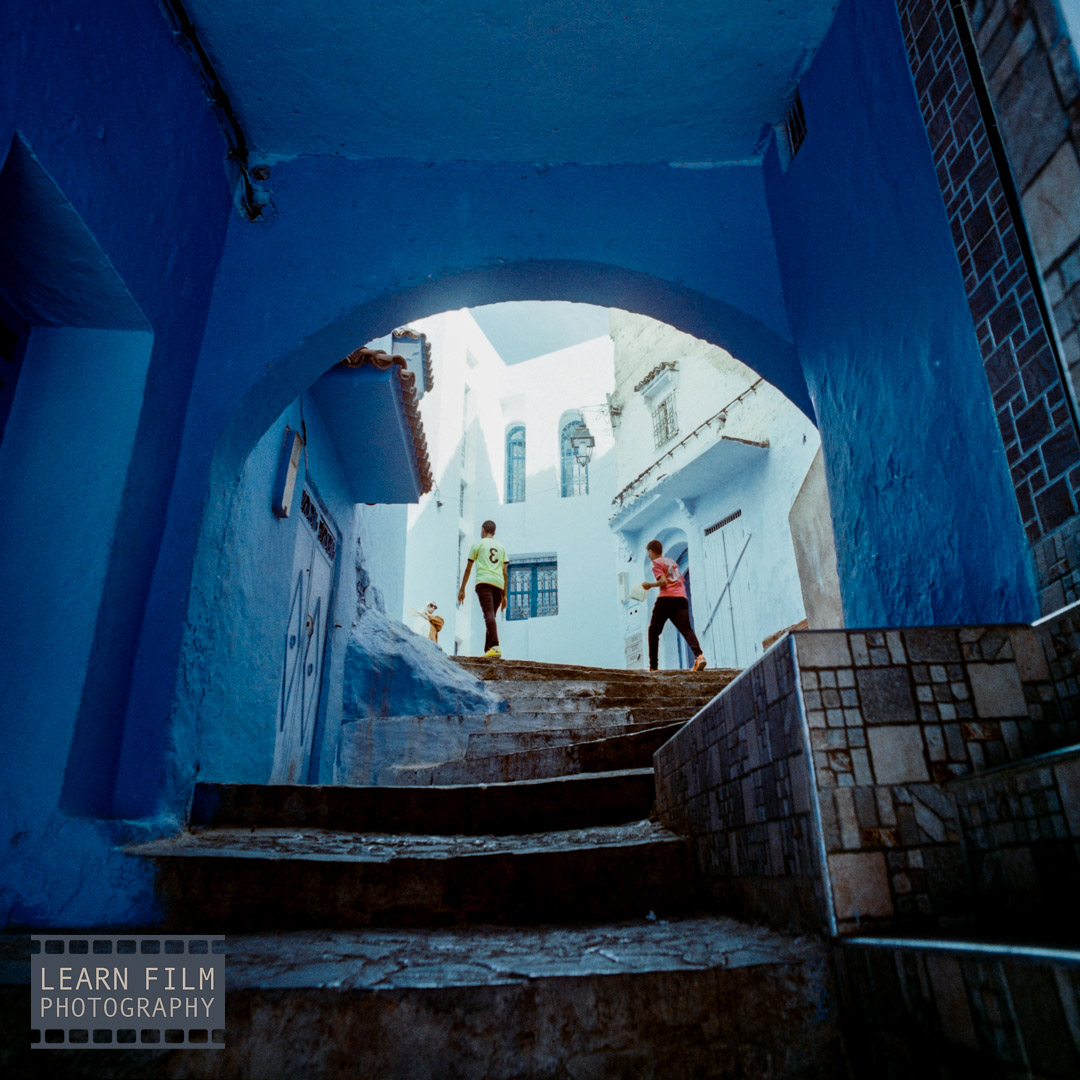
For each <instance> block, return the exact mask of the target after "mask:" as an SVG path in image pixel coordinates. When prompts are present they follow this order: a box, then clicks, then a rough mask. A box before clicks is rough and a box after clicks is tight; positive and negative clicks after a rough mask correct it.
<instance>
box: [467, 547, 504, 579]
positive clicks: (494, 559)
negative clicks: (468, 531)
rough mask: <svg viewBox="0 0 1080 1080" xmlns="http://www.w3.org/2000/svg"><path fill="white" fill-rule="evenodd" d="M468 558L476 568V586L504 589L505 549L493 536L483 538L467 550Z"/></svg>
mask: <svg viewBox="0 0 1080 1080" xmlns="http://www.w3.org/2000/svg"><path fill="white" fill-rule="evenodd" d="M469 558H470V559H471V560H472V562H473V564H474V565H475V566H476V584H477V585H480V584H486V585H494V586H495V587H496V588H497V589H501V588H503V587H504V584H505V583H504V582H503V567H504V566H505V565H506V548H504V547H503V546H502V544H500V543H499V541H498V540H496V539H495V537H494V536H485V537H483V538H482V539H481V540H479V541H477V543H475V544H473V546H472V547H471V548H470V549H469Z"/></svg>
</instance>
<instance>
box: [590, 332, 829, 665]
mask: <svg viewBox="0 0 1080 1080" xmlns="http://www.w3.org/2000/svg"><path fill="white" fill-rule="evenodd" d="M612 336H613V339H614V345H615V380H616V389H615V392H614V394H613V403H614V405H615V406H616V408H618V409H619V410H620V415H619V417H618V420H617V423H616V429H615V445H616V458H617V460H618V463H619V469H618V472H619V490H620V491H622V490H623V489H624V488H626V486H627V485H628V484H630V483H631V481H633V480H634V479H635V478H636V477H638V476H639V475H640V474H641V473H642V472H644V471H645V470H646V469H648V468H649V466H651V465H653V464H654V463H656V462H657V461H658V460H659V461H660V465H659V467H657V468H655V469H654V470H653V471H652V472H651V473H650V474H649V476H648V477H647V478H646V479H645V480H644V481H643V482H642V483H640V484H639V485H637V486H636V487H635V488H634V489H632V491H630V492H628V493H627V497H626V499H625V500H624V502H623V504H622V507H621V509H619V510H618V511H617V513H616V515H615V517H614V518H613V520H612V522H611V527H612V529H613V531H614V532H615V533H616V535H617V536H618V537H619V539H620V541H621V544H622V548H621V551H622V557H623V558H624V559H626V558H630V559H631V560H632V561H631V562H630V563H629V564H628V565H629V566H630V567H631V569H632V571H633V572H632V573H631V574H630V580H631V581H634V580H641V579H643V578H644V579H647V578H649V577H651V574H650V573H649V572H648V565H647V560H646V558H645V555H644V547H645V544H646V543H647V542H648V541H649V540H651V539H653V538H657V539H660V540H661V541H662V542H663V543H664V544H665V549H668V548H669V547H670V542H671V541H672V540H677V539H681V538H685V542H686V544H687V548H688V553H689V566H690V578H691V594H692V612H693V619H694V625H695V629H696V630H697V632H698V635H699V637H700V638H701V640H702V645H703V648H704V651H705V655H706V657H707V658H708V659H709V662H710V664H712V665H713V666H739V667H745V666H746V665H747V664H748V663H750V662H752V661H753V659H754V658H755V657H756V656H759V655H760V654H761V651H762V650H761V641H762V639H763V638H765V637H767V636H769V635H771V634H773V633H775V632H776V631H778V630H781V629H783V628H784V627H787V626H790V625H792V624H794V623H796V622H798V621H799V620H801V619H802V618H803V617H804V609H803V601H802V594H801V590H800V586H799V577H798V568H797V565H796V562H795V551H794V545H793V544H792V539H791V532H790V529H789V526H788V511H789V510H790V508H791V504H792V502H793V501H794V499H795V496H796V495H797V493H798V491H799V488H800V486H801V485H802V482H803V479H804V478H805V476H806V473H807V470H808V469H809V467H810V465H811V463H812V461H813V458H814V455H815V453H816V452H817V449H818V446H819V444H820V440H819V438H818V434H817V430H816V429H815V427H814V425H813V424H812V423H811V422H810V421H809V420H808V419H807V418H806V416H805V415H804V414H803V413H802V412H801V411H800V410H798V409H797V408H796V407H795V406H794V405H792V404H791V403H790V402H789V401H788V400H787V399H786V398H785V397H783V395H781V394H780V393H779V392H778V391H776V390H775V389H773V387H771V386H769V385H768V384H767V383H761V384H760V385H759V386H758V388H757V389H756V391H754V392H752V393H750V394H748V395H746V396H745V397H743V399H742V400H741V401H739V402H738V403H736V404H729V403H731V402H732V401H733V400H734V399H735V398H737V397H739V395H740V394H742V393H743V392H744V391H746V390H747V389H748V388H749V387H750V386H751V385H752V384H754V383H755V382H756V381H757V376H756V375H755V374H754V373H753V372H752V371H750V369H749V368H747V367H745V365H743V364H740V363H739V362H738V361H737V360H735V359H733V358H732V357H731V356H730V355H729V354H728V353H726V352H724V351H723V350H722V349H718V348H716V347H714V346H711V345H708V344H707V343H705V342H702V341H699V340H697V339H696V338H692V337H690V336H689V335H686V334H682V333H680V332H678V331H676V330H673V329H672V328H671V327H669V326H665V325H663V324H661V323H657V322H655V321H653V320H651V319H646V318H644V317H642V316H637V315H630V314H627V313H625V312H612ZM664 361H674V362H675V363H677V365H678V370H677V372H675V373H674V376H673V383H674V386H675V393H676V401H677V412H678V420H679V431H678V434H677V435H676V436H675V438H674V439H672V440H671V441H670V442H669V443H667V444H665V445H664V446H663V447H661V448H660V449H659V450H657V449H656V448H655V446H654V442H653V429H652V418H651V414H650V412H649V409H648V408H647V406H646V402H645V400H644V396H643V394H642V393H641V392H640V391H635V390H634V387H635V385H637V384H638V383H640V381H641V380H642V379H643V378H644V376H645V375H646V374H647V373H648V372H649V371H651V370H652V369H653V368H655V367H656V366H657V365H658V364H660V363H662V362H664ZM725 406H727V420H726V422H725V423H724V425H723V426H722V427H721V426H720V424H719V423H715V424H713V425H712V426H711V427H710V428H707V429H703V430H701V431H700V433H699V434H698V435H697V436H696V437H691V438H690V439H689V440H688V441H687V442H686V443H685V444H683V445H680V443H682V441H683V440H684V439H686V438H687V436H690V433H691V432H692V431H694V429H695V428H697V427H698V426H699V425H700V424H702V423H703V422H704V421H706V420H707V419H709V418H710V417H713V416H715V414H716V413H718V412H719V411H720V410H721V409H724V408H725ZM740 440H745V441H747V442H751V443H761V442H766V441H767V442H768V444H769V445H768V449H758V448H754V447H750V446H746V445H744V443H743V442H742V441H740ZM669 451H670V454H669ZM736 511H741V514H740V516H739V518H738V519H737V520H736V521H735V522H732V524H731V525H729V526H725V529H724V530H723V533H724V539H725V540H732V541H735V542H734V543H730V544H729V547H730V548H731V549H732V554H731V562H732V563H734V560H735V558H736V557H737V553H738V552H739V551H742V548H743V546H744V544H745V552H744V553H743V555H742V561H741V562H740V563H739V564H738V569H737V571H736V573H735V578H734V582H733V589H734V591H733V593H732V594H725V598H724V600H723V601H722V606H721V608H720V609H719V611H718V612H717V614H716V617H715V618H714V619H713V623H712V626H711V627H710V628H709V631H708V632H707V633H706V632H705V628H706V624H707V623H709V620H710V618H711V617H712V616H713V612H714V610H715V608H716V602H717V599H718V596H719V594H720V593H721V590H722V587H723V584H724V582H725V581H726V574H725V573H723V572H722V569H721V566H720V561H719V559H718V544H719V543H720V542H722V541H721V537H720V536H719V535H718V533H719V532H720V531H721V530H717V531H716V532H714V533H713V535H712V537H710V538H709V539H706V537H705V530H706V529H708V528H709V526H711V525H713V524H714V523H716V522H719V521H721V520H723V519H724V518H726V517H728V516H729V515H732V514H734V513H735V512H736ZM747 541H748V542H747ZM655 595H656V594H655V590H650V593H649V596H648V599H647V600H646V601H645V602H643V603H634V602H633V601H630V602H627V603H625V604H624V605H622V625H623V632H624V636H625V638H626V639H628V640H631V641H632V640H633V639H634V638H635V635H640V640H641V648H642V653H643V661H642V663H643V665H644V663H645V662H646V658H647V634H646V631H647V626H648V620H649V615H650V613H651V608H652V604H653V603H654V602H655ZM729 601H731V602H733V604H734V607H735V610H734V612H732V611H730V610H727V605H728V603H729ZM732 621H734V622H735V624H736V631H737V633H736V634H735V635H734V636H735V638H736V641H735V643H734V644H735V645H736V646H737V648H733V642H732V636H733V635H732V634H731V632H730V629H729V628H730V627H731V624H732ZM676 640H677V636H676V634H675V631H674V629H673V628H672V627H671V626H670V625H669V627H668V628H667V630H666V632H665V635H664V637H663V638H662V639H661V651H660V666H661V667H676V666H678V656H677V647H676Z"/></svg>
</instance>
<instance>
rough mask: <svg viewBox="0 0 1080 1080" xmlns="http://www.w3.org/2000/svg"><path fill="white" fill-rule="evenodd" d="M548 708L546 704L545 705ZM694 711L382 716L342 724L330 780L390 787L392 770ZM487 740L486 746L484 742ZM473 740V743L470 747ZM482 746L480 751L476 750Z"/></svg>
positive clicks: (584, 735) (601, 732)
mask: <svg viewBox="0 0 1080 1080" xmlns="http://www.w3.org/2000/svg"><path fill="white" fill-rule="evenodd" d="M545 704H549V703H545ZM696 711H697V708H696V707H695V706H686V705H683V706H676V707H662V708H652V707H648V708H638V707H634V708H629V709H626V708H624V709H588V710H582V711H580V712H575V711H573V710H563V711H552V710H551V709H548V710H546V711H545V710H541V711H536V710H523V709H519V708H515V709H514V710H512V711H507V712H499V713H464V714H461V715H456V716H385V717H371V718H364V719H359V720H355V721H352V722H349V723H345V724H343V725H342V729H341V745H340V748H339V754H338V758H337V763H336V767H335V768H336V771H335V780H336V782H337V783H339V784H359V785H378V786H382V785H394V784H397V783H398V779H397V775H396V772H395V768H396V767H400V766H407V765H440V764H442V763H444V762H447V761H455V760H458V759H460V758H463V757H466V756H467V755H469V754H472V753H475V752H481V753H482V754H483V756H485V757H486V756H490V755H491V754H492V753H504V752H506V750H507V749H508V748H509V749H510V750H511V752H516V751H518V750H522V749H526V748H527V747H528V746H529V745H530V744H531V743H532V740H533V739H536V740H538V741H539V742H540V743H541V744H543V743H544V742H545V741H550V739H549V734H548V733H549V732H554V733H557V734H553V735H552V736H551V738H554V739H555V740H556V741H558V742H573V741H576V740H580V739H591V738H597V737H600V736H602V735H604V734H607V733H610V732H612V731H614V730H616V729H618V730H626V729H628V728H633V729H635V730H636V729H637V728H638V727H640V726H645V725H649V724H654V723H658V722H670V721H673V720H686V719H688V718H689V717H691V716H693V714H694V713H695V712H696ZM488 739H490V740H492V742H491V745H490V747H487V742H486V740H488ZM474 740H475V743H474ZM481 745H483V746H485V747H487V748H486V749H484V750H483V751H479V747H480V746H481Z"/></svg>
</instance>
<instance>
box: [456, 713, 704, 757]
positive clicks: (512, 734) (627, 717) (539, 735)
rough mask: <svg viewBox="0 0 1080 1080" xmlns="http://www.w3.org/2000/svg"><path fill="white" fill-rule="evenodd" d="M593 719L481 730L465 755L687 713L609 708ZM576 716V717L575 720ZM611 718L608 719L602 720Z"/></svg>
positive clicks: (570, 739)
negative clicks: (562, 724)
mask: <svg viewBox="0 0 1080 1080" xmlns="http://www.w3.org/2000/svg"><path fill="white" fill-rule="evenodd" d="M590 716H591V717H593V718H594V719H592V720H591V721H590V722H589V723H587V724H585V725H583V726H580V727H578V726H575V727H554V728H551V727H545V728H533V729H528V730H521V731H483V732H476V733H474V734H472V735H470V736H469V739H468V743H467V744H466V748H465V757H466V758H473V757H494V756H496V755H499V754H519V753H521V752H522V751H524V750H531V749H537V748H541V747H545V746H557V745H562V744H569V743H575V742H590V741H592V740H593V739H608V738H611V737H613V736H615V735H628V734H631V733H633V732H635V731H647V730H649V729H651V728H654V727H670V726H671V725H678V724H683V723H685V722H686V720H687V719H688V717H687V716H686V712H685V710H684V709H655V710H644V709H641V710H639V709H633V710H621V709H620V710H615V709H613V710H610V711H609V712H598V713H594V714H590ZM576 719H577V717H575V720H576ZM605 721H610V722H605Z"/></svg>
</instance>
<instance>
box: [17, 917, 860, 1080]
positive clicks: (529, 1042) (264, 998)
mask: <svg viewBox="0 0 1080 1080" xmlns="http://www.w3.org/2000/svg"><path fill="white" fill-rule="evenodd" d="M225 945H226V967H225V975H226V991H225V1008H226V1020H225V1036H226V1039H225V1047H224V1049H221V1050H213V1051H205V1050H180V1049H169V1048H167V1047H162V1048H160V1049H155V1050H153V1051H149V1052H148V1051H147V1050H145V1049H142V1048H136V1049H130V1050H129V1049H123V1048H114V1049H110V1050H109V1052H108V1053H107V1054H89V1053H87V1052H86V1051H85V1050H50V1051H49V1054H50V1055H51V1056H50V1057H49V1058H47V1059H46V1060H47V1062H48V1063H49V1064H50V1065H52V1066H53V1069H54V1070H55V1071H56V1072H57V1073H58V1074H61V1075H76V1074H78V1075H83V1074H84V1073H83V1072H82V1070H89V1069H90V1068H91V1067H92V1062H94V1061H95V1060H96V1061H97V1062H98V1065H97V1067H98V1068H99V1069H100V1068H104V1067H106V1066H107V1067H108V1068H110V1069H111V1070H112V1075H118V1076H139V1077H147V1078H149V1077H158V1076H162V1077H164V1076H170V1077H171V1076H209V1075H213V1076H215V1077H218V1078H221V1080H232V1078H243V1080H250V1078H261V1080H279V1078H281V1080H283V1078H292V1077H324V1078H338V1077H340V1078H354V1077H379V1078H380V1080H416V1078H420V1077H447V1076H453V1077H455V1078H458V1080H486V1078H490V1080H510V1078H521V1077H570V1076H588V1077H679V1078H686V1080H694V1078H699V1077H700V1078H705V1077H762V1076H766V1075H767V1076H769V1077H772V1078H774V1080H785V1078H791V1080H794V1078H795V1077H799V1078H804V1080H812V1078H819V1077H820V1078H825V1077H829V1078H834V1077H835V1078H841V1080H842V1078H844V1077H846V1076H847V1075H848V1073H847V1071H846V1065H845V1060H844V1055H843V1050H842V1047H841V1041H840V1036H839V1030H838V1023H837V1008H836V1001H835V1000H834V998H833V997H832V996H831V994H830V990H829V987H830V980H829V975H828V961H827V958H826V956H825V951H824V948H823V946H822V945H821V944H819V943H817V942H814V941H811V940H808V939H792V938H790V937H785V936H783V935H781V934H777V933H773V932H771V931H768V930H763V929H761V928H758V927H752V926H747V925H745V924H742V923H737V922H734V921H733V920H730V919H719V918H713V917H695V916H686V917H679V918H673V919H671V920H660V919H655V920H651V921H649V920H645V919H637V920H633V921H622V922H616V923H612V924H605V925H594V924H586V925H580V926H572V927H552V926H544V927H535V928H533V927H522V928H514V929H505V928H501V927H494V926H472V927H455V928H435V929H432V928H427V929H423V930H419V931H414V930H405V929H367V930H353V931H336V932H330V933H328V932H319V931H300V932H295V933H274V934H253V933H242V934H234V935H230V936H229V937H228V938H226V942H225ZM27 948H28V939H27V938H26V936H25V935H7V936H6V937H5V938H3V939H0V972H3V973H4V977H3V978H2V980H0V981H2V983H3V986H2V989H0V993H2V995H3V1006H4V1008H2V1009H0V1015H2V1017H3V1019H2V1021H0V1023H2V1024H3V1028H2V1031H3V1038H2V1040H0V1042H2V1049H0V1055H2V1058H0V1062H2V1064H3V1066H4V1072H5V1075H7V1076H23V1075H25V1076H39V1075H41V1070H42V1059H41V1056H40V1052H39V1051H32V1050H31V1049H30V1047H29V1040H28V1039H27V1038H26V1017H27V1016H28V1015H29V1012H30V965H29V960H28V956H27ZM103 1059H107V1061H106V1060H103ZM69 1070H70V1071H69ZM95 1075H96V1074H95Z"/></svg>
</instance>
